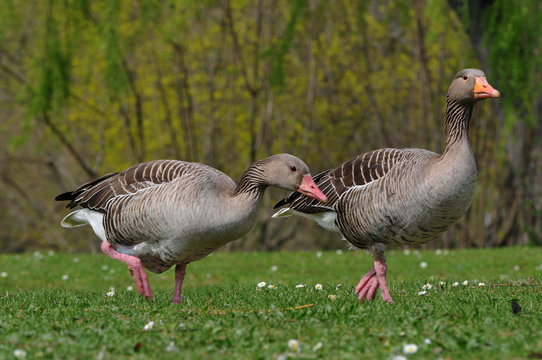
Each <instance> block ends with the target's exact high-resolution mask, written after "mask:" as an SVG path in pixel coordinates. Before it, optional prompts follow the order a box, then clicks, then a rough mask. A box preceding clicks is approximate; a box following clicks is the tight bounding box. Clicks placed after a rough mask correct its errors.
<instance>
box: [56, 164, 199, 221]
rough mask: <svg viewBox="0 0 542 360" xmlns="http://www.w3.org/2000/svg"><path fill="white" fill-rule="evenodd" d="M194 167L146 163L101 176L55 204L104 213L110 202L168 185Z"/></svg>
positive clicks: (62, 195) (58, 198) (192, 165)
mask: <svg viewBox="0 0 542 360" xmlns="http://www.w3.org/2000/svg"><path fill="white" fill-rule="evenodd" d="M198 165H199V164H194V163H187V162H184V161H178V160H155V161H149V162H145V163H141V164H137V165H134V166H132V167H130V168H128V169H126V170H124V171H121V172H118V173H112V174H107V175H104V176H102V177H100V178H98V179H96V180H94V181H91V182H88V183H86V184H83V185H81V186H80V187H79V188H77V189H76V190H74V191H71V192H67V193H63V194H60V195H58V196H57V197H56V198H55V200H59V201H62V200H70V203H69V204H68V205H67V207H68V208H73V207H75V206H77V205H80V206H82V207H85V208H89V209H91V210H96V211H101V212H105V211H106V204H107V202H108V201H109V200H111V199H112V198H114V197H117V196H120V195H127V194H134V193H136V192H137V191H140V190H142V189H145V188H149V187H153V186H156V185H159V184H163V183H167V182H170V181H172V180H173V179H175V178H178V177H179V176H182V175H183V174H185V173H187V172H190V171H191V168H193V167H194V166H198Z"/></svg>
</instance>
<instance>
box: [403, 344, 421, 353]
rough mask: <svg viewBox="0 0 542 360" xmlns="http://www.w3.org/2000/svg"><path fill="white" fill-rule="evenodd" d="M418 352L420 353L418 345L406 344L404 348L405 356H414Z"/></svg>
mask: <svg viewBox="0 0 542 360" xmlns="http://www.w3.org/2000/svg"><path fill="white" fill-rule="evenodd" d="M416 351H418V345H416V344H406V345H405V346H403V352H404V353H405V354H414V353H415V352H416Z"/></svg>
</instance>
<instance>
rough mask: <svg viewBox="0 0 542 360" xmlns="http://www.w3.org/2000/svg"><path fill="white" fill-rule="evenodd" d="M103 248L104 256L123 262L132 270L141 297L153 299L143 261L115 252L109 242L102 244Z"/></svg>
mask: <svg viewBox="0 0 542 360" xmlns="http://www.w3.org/2000/svg"><path fill="white" fill-rule="evenodd" d="M101 248H102V251H103V252H104V254H106V255H107V256H109V257H110V258H112V259H115V260H119V261H122V262H123V263H125V264H126V265H128V270H130V274H131V275H132V277H133V278H134V281H135V284H136V288H137V291H139V293H140V294H141V295H143V296H146V297H148V298H150V299H152V297H153V295H152V290H151V286H150V284H149V279H148V278H147V274H146V273H145V270H144V269H143V265H142V264H141V260H140V259H139V258H137V257H135V256H131V255H126V254H121V253H119V252H118V251H117V250H115V248H114V247H113V245H111V244H110V243H108V242H107V241H104V242H102V246H101Z"/></svg>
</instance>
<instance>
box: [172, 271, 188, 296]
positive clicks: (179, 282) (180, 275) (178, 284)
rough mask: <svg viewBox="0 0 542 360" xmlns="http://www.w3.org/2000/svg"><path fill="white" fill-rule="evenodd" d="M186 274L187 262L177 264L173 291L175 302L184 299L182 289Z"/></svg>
mask: <svg viewBox="0 0 542 360" xmlns="http://www.w3.org/2000/svg"><path fill="white" fill-rule="evenodd" d="M185 274H186V264H177V266H176V267H175V292H174V293H173V300H172V302H173V303H174V304H179V303H180V302H181V300H182V298H183V297H182V295H181V290H182V288H183V280H184V275H185Z"/></svg>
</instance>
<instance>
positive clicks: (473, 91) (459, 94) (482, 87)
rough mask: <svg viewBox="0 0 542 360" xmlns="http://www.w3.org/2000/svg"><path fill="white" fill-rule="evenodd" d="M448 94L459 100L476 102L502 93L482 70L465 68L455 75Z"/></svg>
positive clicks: (496, 96) (449, 96)
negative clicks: (488, 80) (493, 85)
mask: <svg viewBox="0 0 542 360" xmlns="http://www.w3.org/2000/svg"><path fill="white" fill-rule="evenodd" d="M447 96H448V98H449V99H450V100H454V101H457V102H475V101H478V100H482V99H488V98H498V97H499V96H501V93H500V92H499V91H498V90H496V89H494V88H493V87H492V86H491V85H489V83H488V82H487V79H486V74H484V72H483V71H482V70H478V69H463V70H461V71H459V72H458V73H457V74H456V75H455V76H454V79H453V81H452V84H451V85H450V88H449V89H448V95H447Z"/></svg>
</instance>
